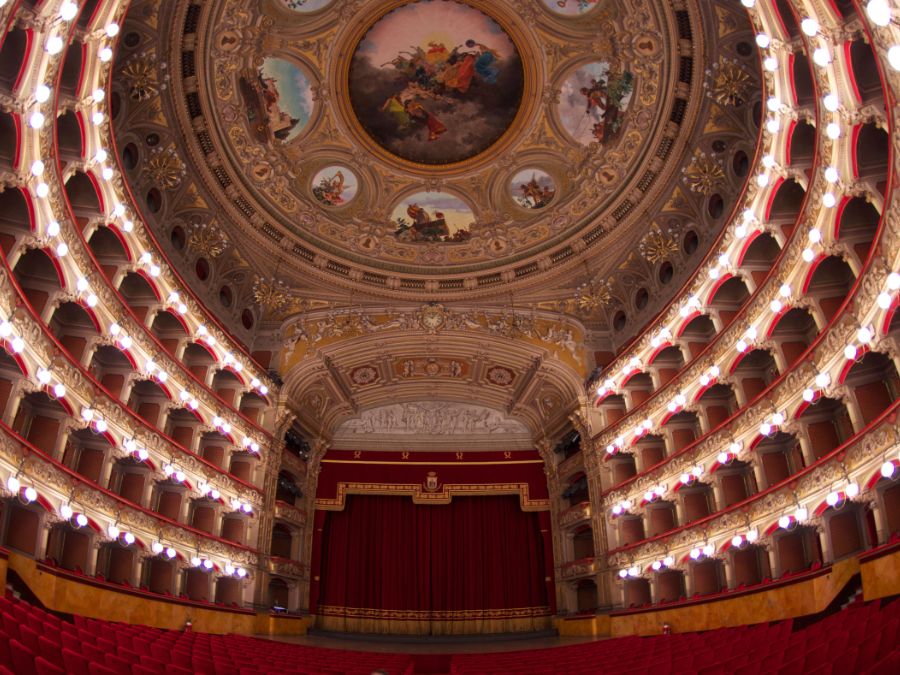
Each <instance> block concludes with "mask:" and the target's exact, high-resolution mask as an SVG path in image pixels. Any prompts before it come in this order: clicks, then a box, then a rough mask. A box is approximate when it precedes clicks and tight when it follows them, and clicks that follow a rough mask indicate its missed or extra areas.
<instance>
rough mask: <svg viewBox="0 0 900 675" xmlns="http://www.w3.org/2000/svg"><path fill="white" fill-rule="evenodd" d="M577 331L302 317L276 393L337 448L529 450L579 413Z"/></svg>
mask: <svg viewBox="0 0 900 675" xmlns="http://www.w3.org/2000/svg"><path fill="white" fill-rule="evenodd" d="M584 333H585V329H584V327H583V326H582V325H580V324H579V323H578V322H577V321H574V320H571V319H569V318H567V317H563V316H560V315H554V314H551V313H549V312H536V311H535V312H518V311H516V312H511V311H502V310H497V311H495V312H488V311H473V310H470V309H468V308H448V307H444V306H442V305H437V304H429V305H424V306H422V307H419V308H415V309H408V310H403V311H397V310H388V309H373V310H372V311H371V313H369V312H363V311H353V312H350V311H345V310H319V311H315V312H309V313H306V314H303V315H299V316H297V317H295V318H294V319H292V320H291V321H289V322H288V323H287V325H286V326H285V336H284V338H283V339H282V341H283V344H284V349H283V351H282V359H281V361H280V364H279V372H280V373H281V375H282V378H283V386H282V394H283V395H284V397H285V398H286V400H288V401H289V402H290V403H289V405H290V407H291V408H292V409H293V410H294V412H295V414H296V415H297V416H298V418H299V419H300V420H301V421H302V423H303V424H304V426H305V428H306V429H307V430H308V431H309V432H310V433H312V434H313V435H316V436H319V437H323V438H327V439H333V440H334V441H335V442H337V441H338V440H339V439H340V442H341V443H343V444H344V445H345V446H346V443H347V442H348V439H349V440H352V439H353V438H357V439H358V438H361V437H365V438H367V439H369V440H372V442H375V440H377V442H378V443H379V444H380V446H384V447H390V446H391V444H392V443H394V444H395V447H396V444H397V443H400V444H401V445H404V446H405V445H406V444H407V443H408V442H409V441H410V440H411V438H414V439H415V440H416V441H419V442H422V443H427V444H430V445H440V446H441V447H442V448H444V447H445V446H446V444H447V443H451V444H452V443H460V442H465V443H469V444H476V445H479V447H481V446H485V447H492V448H496V447H498V445H502V444H503V442H507V443H511V444H512V445H509V446H507V447H515V448H516V449H519V448H532V447H534V442H535V439H537V438H539V437H543V436H544V435H546V434H548V433H551V430H552V429H555V428H556V427H557V426H558V425H560V424H564V423H565V420H566V419H567V416H568V415H569V414H570V413H571V411H572V410H573V409H575V408H576V407H578V406H579V405H580V404H581V399H582V398H583V396H584V385H583V383H584V378H585V377H586V376H587V374H588V372H589V368H590V366H589V360H588V355H587V354H585V353H584V350H583V349H582V348H576V345H582V344H583V340H584ZM385 401H390V402H391V405H390V406H388V407H387V408H385V407H384V403H385ZM426 401H427V402H429V403H426ZM434 401H441V403H440V404H434V403H433V402H434ZM473 406H476V407H477V408H476V407H473ZM416 420H419V422H420V424H419V425H418V426H415V424H413V423H414V422H415V421H416ZM411 425H412V426H411ZM500 432H502V433H500ZM373 439H374V440H373Z"/></svg>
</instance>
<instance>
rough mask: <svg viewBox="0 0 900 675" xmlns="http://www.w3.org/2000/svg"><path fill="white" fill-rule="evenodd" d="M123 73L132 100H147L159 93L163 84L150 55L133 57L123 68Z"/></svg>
mask: <svg viewBox="0 0 900 675" xmlns="http://www.w3.org/2000/svg"><path fill="white" fill-rule="evenodd" d="M121 74H122V78H123V79H124V80H125V84H126V85H127V86H128V96H129V97H130V98H131V100H132V101H146V100H148V99H150V98H153V97H154V96H156V95H157V94H158V93H159V90H160V88H161V86H160V84H159V82H158V80H157V78H156V67H155V61H154V60H151V58H150V57H149V56H138V57H136V58H134V59H132V60H131V61H129V62H128V63H126V64H125V66H124V67H123V68H122V70H121Z"/></svg>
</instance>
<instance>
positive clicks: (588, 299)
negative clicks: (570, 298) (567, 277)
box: [575, 281, 612, 315]
mask: <svg viewBox="0 0 900 675" xmlns="http://www.w3.org/2000/svg"><path fill="white" fill-rule="evenodd" d="M611 300H612V292H611V289H610V286H609V282H608V281H591V282H590V283H585V284H581V286H579V287H578V289H577V290H576V291H575V308H576V310H577V311H578V313H580V314H585V315H590V314H596V313H597V312H598V311H600V310H601V309H603V308H604V307H606V305H608V304H609V303H610V301H611Z"/></svg>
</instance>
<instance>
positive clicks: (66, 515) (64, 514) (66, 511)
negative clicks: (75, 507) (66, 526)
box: [59, 504, 75, 520]
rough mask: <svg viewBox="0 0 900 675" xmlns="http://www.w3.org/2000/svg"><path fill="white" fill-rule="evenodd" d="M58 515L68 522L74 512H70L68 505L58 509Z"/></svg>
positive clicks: (70, 508)
mask: <svg viewBox="0 0 900 675" xmlns="http://www.w3.org/2000/svg"><path fill="white" fill-rule="evenodd" d="M59 515H61V516H62V517H63V519H64V520H68V519H69V518H71V517H72V516H73V515H75V512H74V511H72V507H71V506H69V505H68V504H63V505H62V506H60V507H59Z"/></svg>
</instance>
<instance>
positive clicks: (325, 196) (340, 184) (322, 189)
mask: <svg viewBox="0 0 900 675" xmlns="http://www.w3.org/2000/svg"><path fill="white" fill-rule="evenodd" d="M311 189H312V193H313V196H314V197H315V198H316V199H318V200H319V201H320V202H321V203H322V204H324V205H325V206H343V205H344V204H346V203H347V202H349V201H350V200H351V199H353V198H354V197H355V196H356V193H357V191H358V190H359V181H358V180H357V178H356V174H354V173H353V172H352V171H350V169H348V168H347V167H345V166H338V165H332V166H326V167H325V168H324V169H320V170H319V171H318V172H317V173H316V175H315V176H313V179H312V184H311Z"/></svg>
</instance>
